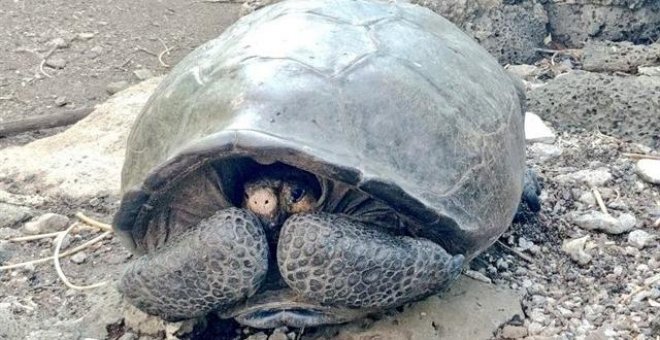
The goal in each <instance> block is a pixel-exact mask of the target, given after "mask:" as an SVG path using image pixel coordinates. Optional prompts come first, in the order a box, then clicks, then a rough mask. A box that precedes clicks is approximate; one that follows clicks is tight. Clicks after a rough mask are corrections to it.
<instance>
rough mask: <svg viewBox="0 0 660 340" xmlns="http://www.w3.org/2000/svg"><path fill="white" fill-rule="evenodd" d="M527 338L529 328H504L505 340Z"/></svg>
mask: <svg viewBox="0 0 660 340" xmlns="http://www.w3.org/2000/svg"><path fill="white" fill-rule="evenodd" d="M526 336H527V328H525V327H522V326H512V325H506V326H504V327H503V328H502V337H503V338H505V339H522V338H524V337H526Z"/></svg>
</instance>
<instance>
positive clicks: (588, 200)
mask: <svg viewBox="0 0 660 340" xmlns="http://www.w3.org/2000/svg"><path fill="white" fill-rule="evenodd" d="M578 201H580V202H582V203H584V204H587V205H590V206H593V205H596V198H595V197H594V194H593V193H592V192H591V191H585V192H583V193H582V195H580V197H579V198H578Z"/></svg>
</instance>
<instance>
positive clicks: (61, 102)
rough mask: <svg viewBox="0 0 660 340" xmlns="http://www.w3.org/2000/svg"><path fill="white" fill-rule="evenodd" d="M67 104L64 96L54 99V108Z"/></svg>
mask: <svg viewBox="0 0 660 340" xmlns="http://www.w3.org/2000/svg"><path fill="white" fill-rule="evenodd" d="M68 103H69V102H68V100H67V99H66V97H64V96H59V97H57V98H55V105H56V106H64V105H66V104H68Z"/></svg>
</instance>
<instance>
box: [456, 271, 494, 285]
mask: <svg viewBox="0 0 660 340" xmlns="http://www.w3.org/2000/svg"><path fill="white" fill-rule="evenodd" d="M463 275H465V276H467V277H469V278H471V279H473V280H477V281H479V282H484V283H493V281H492V280H491V279H490V278H489V277H487V276H486V275H484V274H481V273H480V272H478V271H476V270H471V269H468V270H466V271H464V272H463Z"/></svg>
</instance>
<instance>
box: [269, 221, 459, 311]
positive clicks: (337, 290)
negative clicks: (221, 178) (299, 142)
mask: <svg viewBox="0 0 660 340" xmlns="http://www.w3.org/2000/svg"><path fill="white" fill-rule="evenodd" d="M277 261H278V265H279V268H280V272H281V274H282V276H283V277H284V280H285V281H286V282H287V284H288V285H289V286H291V288H292V289H293V290H294V291H296V292H297V293H298V294H301V295H303V296H304V297H306V298H309V299H312V300H314V301H317V302H319V303H321V304H324V305H336V306H345V307H353V308H388V307H395V306H399V305H401V304H404V303H406V302H409V301H414V300H417V299H419V298H422V297H424V296H427V295H431V294H433V293H437V292H439V291H441V290H443V289H444V288H446V287H448V286H449V284H450V283H451V282H452V281H454V280H455V279H456V278H457V277H458V275H459V274H460V272H461V269H462V265H463V256H462V255H458V256H452V255H450V254H448V253H447V252H446V251H445V250H444V249H443V248H442V247H440V246H439V245H437V244H435V243H433V242H431V241H429V240H423V239H415V238H412V237H407V236H393V235H389V234H386V233H384V232H380V231H377V230H374V229H371V228H369V227H367V226H365V225H363V224H361V223H359V222H355V221H352V220H350V219H348V218H346V217H342V216H336V215H330V214H314V215H294V216H292V217H290V218H289V219H288V220H287V222H286V223H285V224H284V227H283V228H282V232H281V234H280V242H279V244H278V248H277Z"/></svg>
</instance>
